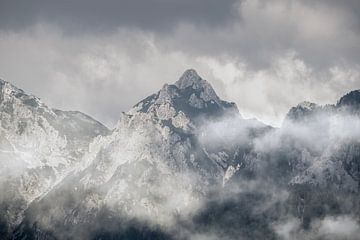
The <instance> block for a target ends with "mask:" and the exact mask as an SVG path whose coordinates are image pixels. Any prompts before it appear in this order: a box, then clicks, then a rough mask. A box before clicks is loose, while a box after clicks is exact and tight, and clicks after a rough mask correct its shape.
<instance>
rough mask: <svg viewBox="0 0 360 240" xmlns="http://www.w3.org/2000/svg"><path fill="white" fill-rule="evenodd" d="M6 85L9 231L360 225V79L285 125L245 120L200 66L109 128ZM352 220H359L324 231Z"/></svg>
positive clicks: (196, 231)
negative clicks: (358, 86) (334, 99)
mask: <svg viewBox="0 0 360 240" xmlns="http://www.w3.org/2000/svg"><path fill="white" fill-rule="evenodd" d="M1 86H2V95H1V98H0V100H1V105H0V107H1V110H2V111H1V116H0V117H1V118H0V119H1V127H2V128H1V132H0V136H1V147H0V149H1V160H2V161H4V162H5V163H6V164H4V165H3V166H5V167H2V168H0V171H1V173H2V176H9V177H7V178H6V179H10V180H5V178H1V179H4V180H1V181H2V182H0V184H1V185H0V187H1V190H2V189H4V191H3V192H6V193H7V194H4V195H3V196H6V197H2V198H1V204H2V205H1V206H2V211H3V212H4V213H5V214H4V216H5V217H3V219H4V220H3V222H4V224H3V226H4V227H3V229H5V226H8V227H7V228H6V229H5V230H2V232H3V233H4V234H3V235H4V236H6V237H4V238H5V239H6V238H9V239H357V236H358V233H360V227H359V226H360V225H359V224H358V221H359V220H360V219H359V217H360V204H359V203H360V202H359V200H358V199H359V190H360V188H359V186H360V144H359V139H360V119H359V115H358V106H359V104H360V100H359V96H358V95H359V94H358V93H359V91H353V92H351V93H349V94H347V95H345V96H344V97H343V98H341V99H340V100H339V101H338V103H337V104H334V105H326V106H319V105H316V104H314V103H309V102H303V103H301V104H299V105H298V106H296V107H293V108H292V109H290V111H289V113H288V115H287V116H286V119H285V120H284V123H283V126H282V127H281V128H279V129H276V128H272V127H270V126H266V125H265V124H262V123H261V122H259V121H257V120H248V119H243V118H242V117H241V115H240V113H239V111H238V109H237V107H236V105H235V104H234V103H230V102H226V101H223V100H221V99H220V98H219V97H218V96H217V94H216V93H215V91H214V89H213V88H212V87H211V85H210V84H209V83H208V82H207V81H206V80H204V79H202V78H201V77H200V76H199V75H198V74H197V73H196V71H195V70H192V69H190V70H187V71H185V73H184V74H183V75H182V76H181V77H180V79H179V80H178V81H176V82H175V83H174V84H165V85H164V86H163V88H162V89H160V91H159V92H157V93H155V94H153V95H151V96H149V97H147V98H145V99H144V100H142V101H140V102H139V103H138V104H136V105H135V106H134V107H133V108H132V109H130V110H129V111H128V112H126V113H123V114H122V116H121V118H120V119H119V121H118V123H117V125H116V126H115V128H114V129H113V130H112V131H109V130H107V129H106V128H105V127H104V126H103V125H101V124H100V123H98V122H96V121H95V120H93V119H91V118H90V117H88V116H86V115H84V114H82V113H79V112H63V111H60V110H54V109H50V108H48V107H46V106H45V105H44V104H43V103H41V101H40V100H39V99H37V98H36V97H33V96H29V95H26V94H25V93H24V92H23V91H21V90H19V89H17V88H15V87H13V86H11V85H10V84H9V83H6V82H2V85H1ZM17 199H19V200H17ZM341 222H347V223H348V225H351V226H352V227H351V228H348V231H347V232H345V233H344V231H340V230H339V231H332V232H331V233H329V231H326V226H328V225H331V226H333V228H336V227H337V226H338V225H339V224H340V223H341ZM326 224H328V225H326ZM340 226H341V225H340ZM0 228H1V226H0ZM324 228H325V230H324Z"/></svg>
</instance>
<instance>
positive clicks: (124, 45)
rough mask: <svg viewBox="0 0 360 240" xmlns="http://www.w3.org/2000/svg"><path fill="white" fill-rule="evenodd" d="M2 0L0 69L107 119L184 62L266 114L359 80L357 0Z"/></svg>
mask: <svg viewBox="0 0 360 240" xmlns="http://www.w3.org/2000/svg"><path fill="white" fill-rule="evenodd" d="M0 4H1V8H0V9H1V10H0V11H1V12H0V16H1V17H0V18H1V19H0V20H1V21H0V23H1V24H0V51H1V53H2V54H1V56H0V77H1V78H3V79H5V80H8V81H10V82H12V83H14V84H16V85H18V86H19V87H21V88H24V90H27V91H29V92H32V93H34V94H36V95H37V96H39V97H40V98H43V99H44V100H45V101H46V102H50V103H51V105H52V106H54V107H58V108H63V109H77V110H81V111H84V112H86V113H88V114H91V115H93V116H94V117H95V118H97V119H99V120H101V121H102V122H104V123H105V124H107V125H108V126H110V127H111V126H112V125H113V124H114V123H115V122H116V121H117V119H118V117H119V115H120V112H121V111H127V110H128V109H129V108H130V107H131V106H132V105H134V104H135V103H136V102H138V101H139V100H141V99H143V98H144V97H146V96H147V95H149V94H151V93H153V92H155V91H157V90H158V89H160V88H161V86H162V85H163V84H164V83H172V82H175V81H176V80H177V78H178V77H179V76H180V75H181V73H182V72H183V71H184V70H185V69H186V68H195V69H197V70H198V72H199V73H200V75H202V76H203V77H204V78H206V79H208V80H209V81H210V82H211V83H212V84H213V86H214V88H215V89H216V90H217V91H218V93H219V95H220V96H221V97H222V98H224V99H227V100H230V101H235V102H236V103H237V105H238V106H239V108H240V111H241V112H242V113H243V114H244V115H245V116H246V117H257V118H259V119H261V120H263V121H265V122H266V123H269V124H273V125H280V124H281V121H282V119H283V117H284V115H285V114H286V112H287V111H288V109H289V108H290V107H291V106H293V105H294V104H297V103H298V102H301V101H303V100H310V101H316V102H319V103H331V102H334V100H335V99H337V98H338V97H340V96H341V95H343V94H344V93H345V92H347V91H349V90H351V89H356V88H359V86H360V80H359V68H360V67H359V60H360V59H359V56H360V47H359V46H360V44H359V43H360V27H359V26H360V20H359V17H358V16H357V15H358V14H357V12H358V11H356V10H359V9H360V4H359V3H358V2H357V1H342V2H341V3H339V2H338V1H322V0H318V1H283V0H273V1H261V0H257V1H232V0H228V1H221V2H219V1H201V0H198V1H181V3H178V2H175V1H162V0H152V1H141V2H140V1H106V2H101V3H100V2H96V1H90V2H89V1H86V2H85V1H75V2H71V3H70V2H69V3H62V4H60V3H55V2H48V1H32V2H31V4H30V3H29V2H28V1H24V2H16V3H15V2H13V1H2V2H1V3H0Z"/></svg>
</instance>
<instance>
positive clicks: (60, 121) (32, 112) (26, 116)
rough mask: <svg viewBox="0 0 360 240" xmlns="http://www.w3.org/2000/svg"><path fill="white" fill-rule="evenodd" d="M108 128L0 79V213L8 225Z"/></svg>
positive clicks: (74, 163)
mask: <svg viewBox="0 0 360 240" xmlns="http://www.w3.org/2000/svg"><path fill="white" fill-rule="evenodd" d="M108 132H109V130H108V129H107V128H106V127H105V126H104V125H102V124H101V123H99V122H98V121H96V120H94V119H92V118H91V117H89V116H87V115H85V114H83V113H80V112H76V111H61V110H57V109H51V108H49V107H48V106H46V105H45V104H44V103H43V102H42V101H41V100H40V99H39V98H37V97H35V96H32V95H28V94H26V93H25V92H24V91H23V90H21V89H18V88H17V87H15V86H13V85H12V84H10V83H8V82H6V81H3V80H0V138H1V140H0V141H1V146H0V160H1V162H2V163H1V165H2V167H1V168H0V174H1V177H0V189H1V192H2V194H1V197H0V208H1V211H2V213H3V214H2V217H3V218H5V219H6V221H8V222H9V223H10V225H13V224H16V223H18V222H19V221H21V218H22V217H21V215H22V212H23V211H24V210H25V209H26V207H27V206H28V205H29V204H30V203H31V202H32V201H34V200H35V199H37V198H39V197H42V196H44V195H46V193H47V192H48V191H50V190H51V189H52V188H53V187H54V186H55V185H56V184H57V183H58V182H60V181H61V180H62V179H63V178H64V177H65V176H66V174H68V173H69V172H70V171H72V169H73V167H75V166H76V164H78V163H79V159H80V158H81V157H82V155H84V153H85V152H87V151H88V145H89V143H90V141H91V140H92V139H93V138H94V137H95V136H98V135H105V134H107V133H108ZM8 201H12V204H10V205H9V204H8ZM4 213H5V214H4Z"/></svg>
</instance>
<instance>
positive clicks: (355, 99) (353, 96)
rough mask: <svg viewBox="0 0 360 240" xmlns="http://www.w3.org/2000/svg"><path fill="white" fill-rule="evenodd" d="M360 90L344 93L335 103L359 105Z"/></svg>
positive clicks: (339, 104)
mask: <svg viewBox="0 0 360 240" xmlns="http://www.w3.org/2000/svg"><path fill="white" fill-rule="evenodd" d="M359 104H360V90H354V91H351V92H349V93H348V94H346V95H344V96H343V97H342V98H340V100H339V101H338V103H337V106H340V107H341V106H359Z"/></svg>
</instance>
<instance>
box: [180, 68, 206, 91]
mask: <svg viewBox="0 0 360 240" xmlns="http://www.w3.org/2000/svg"><path fill="white" fill-rule="evenodd" d="M201 80H202V79H201V77H200V76H199V75H198V74H197V72H196V71H195V70H194V69H188V70H186V71H185V72H184V73H183V75H182V76H181V77H180V79H179V80H178V81H177V82H176V83H175V85H176V86H177V87H178V88H180V89H185V88H187V87H190V86H193V85H194V84H195V85H197V84H198V83H199V82H200V81H201Z"/></svg>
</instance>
